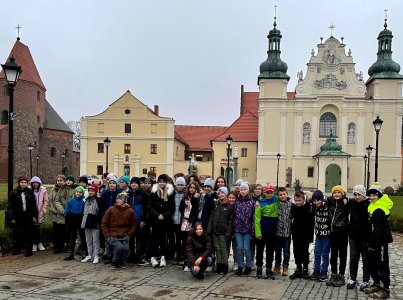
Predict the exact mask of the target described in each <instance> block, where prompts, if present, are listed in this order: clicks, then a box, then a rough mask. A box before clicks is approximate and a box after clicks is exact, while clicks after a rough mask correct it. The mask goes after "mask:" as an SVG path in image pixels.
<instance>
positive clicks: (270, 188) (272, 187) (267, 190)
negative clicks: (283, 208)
mask: <svg viewBox="0 0 403 300" xmlns="http://www.w3.org/2000/svg"><path fill="white" fill-rule="evenodd" d="M269 191H270V192H274V186H272V185H271V184H267V185H265V186H264V187H263V192H265V193H267V192H269Z"/></svg>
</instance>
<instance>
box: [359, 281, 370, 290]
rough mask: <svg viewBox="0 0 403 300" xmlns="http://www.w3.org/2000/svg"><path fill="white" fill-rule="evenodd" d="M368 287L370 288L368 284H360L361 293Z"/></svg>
mask: <svg viewBox="0 0 403 300" xmlns="http://www.w3.org/2000/svg"><path fill="white" fill-rule="evenodd" d="M367 287H369V283H368V282H363V283H361V284H360V291H361V292H363V291H364V290H365V289H366V288H367Z"/></svg>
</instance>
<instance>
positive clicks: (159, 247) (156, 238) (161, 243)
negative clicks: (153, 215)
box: [151, 222, 168, 257]
mask: <svg viewBox="0 0 403 300" xmlns="http://www.w3.org/2000/svg"><path fill="white" fill-rule="evenodd" d="M167 227H168V226H167V224H166V223H164V222H159V223H155V224H153V225H152V228H151V239H152V246H151V256H152V257H157V256H159V255H161V256H166V255H167V254H168V253H167V229H168V228H167Z"/></svg>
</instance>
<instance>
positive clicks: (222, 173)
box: [220, 167, 224, 176]
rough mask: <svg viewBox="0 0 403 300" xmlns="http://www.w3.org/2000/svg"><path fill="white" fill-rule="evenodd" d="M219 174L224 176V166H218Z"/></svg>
mask: <svg viewBox="0 0 403 300" xmlns="http://www.w3.org/2000/svg"><path fill="white" fill-rule="evenodd" d="M220 175H221V176H224V167H221V168H220Z"/></svg>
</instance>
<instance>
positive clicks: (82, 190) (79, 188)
mask: <svg viewBox="0 0 403 300" xmlns="http://www.w3.org/2000/svg"><path fill="white" fill-rule="evenodd" d="M78 190H81V192H83V195H84V193H85V188H83V187H82V186H81V185H79V186H78V187H76V188H75V189H74V193H75V192H77V191H78Z"/></svg>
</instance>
